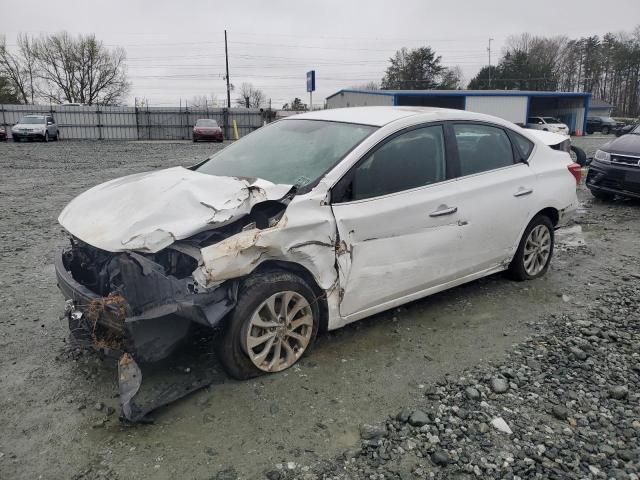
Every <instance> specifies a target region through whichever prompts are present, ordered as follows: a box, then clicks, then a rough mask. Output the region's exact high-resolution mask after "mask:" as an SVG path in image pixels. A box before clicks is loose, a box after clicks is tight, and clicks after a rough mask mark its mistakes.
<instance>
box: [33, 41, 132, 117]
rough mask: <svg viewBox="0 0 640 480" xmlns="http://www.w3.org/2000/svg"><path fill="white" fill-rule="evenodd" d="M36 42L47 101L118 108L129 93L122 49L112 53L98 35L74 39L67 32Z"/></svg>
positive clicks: (37, 56)
mask: <svg viewBox="0 0 640 480" xmlns="http://www.w3.org/2000/svg"><path fill="white" fill-rule="evenodd" d="M32 42H33V45H34V47H35V48H34V51H35V58H36V61H37V67H38V76H39V78H40V79H41V80H42V87H41V88H40V89H39V93H40V96H42V97H43V98H45V99H47V100H49V101H52V102H56V103H64V102H69V103H76V102H77V103H85V104H88V105H93V104H102V105H114V104H117V103H119V102H121V101H122V100H123V99H124V97H125V96H126V94H127V93H128V91H129V82H128V81H127V78H126V67H125V59H126V53H125V51H124V50H123V49H122V48H115V49H113V50H108V49H107V48H106V47H105V46H104V44H103V43H102V42H101V41H98V40H96V37H95V35H86V36H85V35H80V36H78V37H76V38H74V37H72V36H71V35H69V34H68V33H66V32H62V33H58V34H54V35H47V36H43V37H40V38H38V39H36V40H32Z"/></svg>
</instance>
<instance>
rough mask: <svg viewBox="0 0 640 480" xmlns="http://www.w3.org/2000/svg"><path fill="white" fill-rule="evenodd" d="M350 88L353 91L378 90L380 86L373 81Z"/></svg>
mask: <svg viewBox="0 0 640 480" xmlns="http://www.w3.org/2000/svg"><path fill="white" fill-rule="evenodd" d="M351 88H353V89H355V90H380V84H379V83H378V82H376V81H375V80H371V81H370V82H367V83H363V84H362V85H354V86H353V87H351Z"/></svg>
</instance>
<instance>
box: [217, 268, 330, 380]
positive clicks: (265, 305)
mask: <svg viewBox="0 0 640 480" xmlns="http://www.w3.org/2000/svg"><path fill="white" fill-rule="evenodd" d="M319 315H320V311H319V308H318V302H317V301H315V295H314V293H313V290H311V288H310V287H309V286H308V285H307V283H306V282H305V281H304V280H302V279H301V278H300V277H298V276H297V275H294V274H293V273H289V272H285V271H272V272H264V273H258V274H255V275H253V276H251V277H249V278H248V279H247V280H246V281H245V282H244V284H243V285H242V287H241V290H240V294H239V295H238V303H237V305H236V307H235V308H234V310H233V312H231V314H230V316H229V318H228V319H227V323H226V325H225V330H224V332H223V334H222V335H221V336H220V338H219V339H218V344H217V353H218V357H219V358H220V361H221V362H222V364H223V366H224V367H225V370H226V371H227V372H228V373H229V374H230V375H231V376H232V377H235V378H237V379H240V380H244V379H247V378H252V377H256V376H258V375H263V374H265V373H275V372H281V371H282V370H286V369H287V368H289V367H291V366H292V365H294V364H295V363H296V362H297V361H298V360H300V358H301V357H302V356H303V355H304V354H305V353H307V352H308V351H309V349H310V347H311V345H312V344H313V341H314V339H315V337H316V334H317V333H318V325H319Z"/></svg>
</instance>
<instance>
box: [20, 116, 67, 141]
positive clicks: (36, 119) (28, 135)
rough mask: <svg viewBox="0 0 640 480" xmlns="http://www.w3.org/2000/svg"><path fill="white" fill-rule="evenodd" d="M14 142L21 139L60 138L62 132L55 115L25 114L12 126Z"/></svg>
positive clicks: (47, 139) (43, 139)
mask: <svg viewBox="0 0 640 480" xmlns="http://www.w3.org/2000/svg"><path fill="white" fill-rule="evenodd" d="M11 136H12V137H13V141H14V142H19V141H20V140H42V141H43V142H48V141H49V140H56V141H57V140H58V138H59V136H60V132H59V130H58V125H57V124H56V122H55V120H54V119H53V115H46V114H42V115H25V116H24V117H22V118H21V119H20V121H19V122H18V123H16V124H15V125H14V126H13V127H12V128H11Z"/></svg>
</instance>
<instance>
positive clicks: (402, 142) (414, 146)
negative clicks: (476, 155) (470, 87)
mask: <svg viewBox="0 0 640 480" xmlns="http://www.w3.org/2000/svg"><path fill="white" fill-rule="evenodd" d="M445 178H446V162H445V147H444V134H443V129H442V127H441V126H439V125H438V126H432V127H424V128H418V129H415V130H411V131H409V132H406V133H403V134H400V135H398V136H397V137H395V138H392V139H391V140H389V141H388V142H386V143H385V144H383V145H382V146H381V147H380V148H377V149H376V150H375V151H374V152H372V153H370V154H369V155H368V156H367V157H365V158H364V160H362V161H361V162H360V163H358V165H357V166H356V167H355V170H354V172H353V177H352V180H351V184H350V187H349V188H348V189H347V192H346V193H345V195H344V198H343V201H348V200H362V199H366V198H372V197H379V196H381V195H387V194H390V193H395V192H401V191H404V190H409V189H412V188H417V187H422V186H425V185H429V184H432V183H436V182H440V181H442V180H444V179H445Z"/></svg>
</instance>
